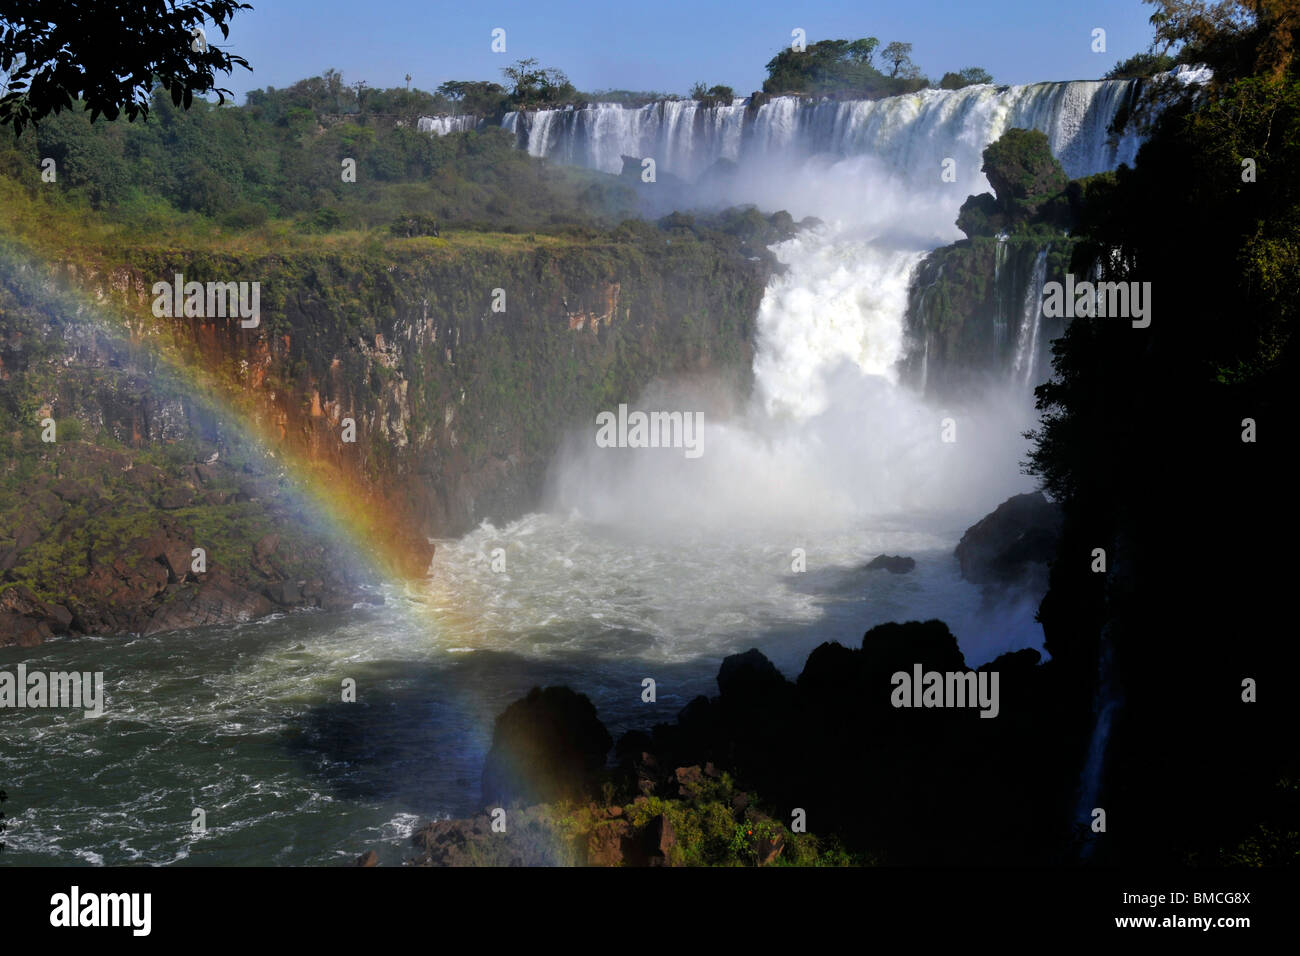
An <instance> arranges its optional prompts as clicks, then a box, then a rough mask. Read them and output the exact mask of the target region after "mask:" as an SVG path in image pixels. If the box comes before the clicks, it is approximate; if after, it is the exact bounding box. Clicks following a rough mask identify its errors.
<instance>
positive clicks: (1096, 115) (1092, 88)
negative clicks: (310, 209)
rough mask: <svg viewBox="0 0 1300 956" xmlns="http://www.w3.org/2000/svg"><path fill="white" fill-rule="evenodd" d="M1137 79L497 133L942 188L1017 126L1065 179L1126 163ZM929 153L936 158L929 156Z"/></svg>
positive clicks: (692, 108) (675, 107) (510, 116)
mask: <svg viewBox="0 0 1300 956" xmlns="http://www.w3.org/2000/svg"><path fill="white" fill-rule="evenodd" d="M1141 82H1142V81H1139V80H1100V81H1084V82H1073V83H1034V84H1030V85H1027V86H1011V87H995V86H991V85H983V86H971V87H967V88H965V89H962V90H934V89H930V90H922V91H920V92H917V93H910V94H907V95H905V96H893V97H888V98H885V99H879V100H821V101H809V100H803V99H799V98H796V97H789V96H785V97H774V98H772V99H770V100H768V101H767V102H765V103H763V104H762V105H760V106H758V108H757V109H750V107H749V104H748V101H746V100H739V99H738V100H735V101H734V102H733V103H731V104H730V105H727V106H705V105H701V104H700V103H698V102H696V101H694V100H664V101H659V102H656V103H651V104H649V105H647V106H643V107H640V108H635V109H634V108H628V107H623V106H620V105H618V104H596V105H594V106H590V107H586V108H582V109H572V108H568V109H562V110H529V111H525V112H516V113H507V114H506V115H505V117H504V118H503V120H502V124H501V125H502V126H503V127H504V128H505V129H507V130H509V131H511V132H513V133H515V135H516V136H517V137H518V141H519V144H520V145H521V146H522V147H524V148H526V149H527V150H528V152H529V153H531V154H532V155H534V156H540V157H545V158H547V159H550V160H552V161H554V162H559V163H565V164H568V165H574V166H585V167H588V168H590V169H599V170H603V171H604V172H608V173H618V172H620V171H621V170H622V168H623V161H622V157H624V156H632V157H636V158H638V159H639V158H641V157H647V156H649V157H654V159H655V161H656V165H657V167H658V169H660V170H663V171H666V172H669V173H672V174H673V175H675V176H678V177H680V178H682V179H687V180H693V179H695V178H697V177H698V176H699V175H700V174H702V173H703V172H704V171H705V170H707V169H708V168H709V167H710V166H712V165H713V164H714V163H716V162H717V161H719V160H729V161H731V162H734V163H738V164H740V165H741V166H742V167H743V166H745V165H747V164H749V163H752V162H754V161H759V162H770V161H772V160H779V161H781V162H783V163H788V162H790V161H794V162H799V161H801V160H804V159H806V158H808V157H809V156H813V155H821V156H831V157H839V158H842V157H847V156H863V155H870V156H875V157H877V158H879V159H882V160H884V161H886V162H888V163H890V165H892V166H895V167H896V168H899V169H908V170H909V171H911V172H912V173H914V174H916V175H917V176H919V177H920V178H927V177H929V176H930V175H931V174H933V176H934V177H935V178H936V179H937V178H938V175H939V171H938V168H937V162H936V161H941V160H942V159H944V158H945V157H951V158H953V159H955V160H956V161H957V163H958V173H959V175H960V174H961V173H962V167H963V166H965V165H968V164H970V166H969V171H968V172H969V175H970V177H971V178H972V179H973V178H974V177H975V176H977V175H978V170H979V166H980V156H979V154H980V151H982V150H983V148H984V146H986V145H988V143H990V142H992V141H993V140H995V139H997V138H998V137H999V136H1000V135H1001V134H1002V133H1003V132H1004V131H1005V130H1007V129H1011V128H1013V127H1020V128H1025V129H1038V130H1042V131H1043V132H1044V133H1046V134H1047V136H1048V139H1049V141H1050V143H1051V147H1052V152H1053V154H1054V155H1055V156H1056V157H1057V158H1058V159H1059V160H1060V161H1061V164H1062V166H1064V167H1065V170H1066V172H1067V173H1069V174H1070V175H1071V176H1082V175H1087V174H1089V173H1094V172H1099V171H1101V170H1104V169H1112V168H1114V167H1115V166H1117V165H1118V164H1119V163H1122V162H1127V163H1132V161H1133V158H1134V156H1135V155H1136V153H1137V148H1138V146H1139V145H1140V140H1139V138H1138V136H1137V135H1136V134H1135V133H1132V132H1129V133H1126V134H1123V135H1120V136H1118V137H1114V138H1112V137H1111V136H1110V134H1109V133H1108V127H1109V126H1110V124H1111V121H1112V120H1114V118H1115V116H1116V115H1117V114H1118V112H1119V110H1120V109H1121V108H1123V107H1126V106H1131V105H1132V104H1133V102H1134V100H1135V97H1136V95H1137V93H1138V92H1139V89H1140V85H1141ZM936 147H942V150H941V151H939V152H938V153H937V154H936ZM962 198H963V199H964V198H965V195H963V196H962Z"/></svg>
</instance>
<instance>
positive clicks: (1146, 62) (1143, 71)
mask: <svg viewBox="0 0 1300 956" xmlns="http://www.w3.org/2000/svg"><path fill="white" fill-rule="evenodd" d="M1176 65H1177V61H1176V60H1175V59H1174V58H1173V57H1172V56H1170V55H1169V54H1167V53H1135V54H1133V55H1132V56H1131V57H1129V58H1128V59H1127V60H1120V61H1119V62H1118V63H1116V64H1115V65H1114V66H1113V67H1111V68H1110V69H1109V70H1107V71H1106V76H1105V79H1107V80H1131V79H1137V78H1139V77H1148V76H1154V75H1155V74H1157V73H1165V72H1167V71H1169V70H1172V69H1173V68H1174V67H1175V66H1176Z"/></svg>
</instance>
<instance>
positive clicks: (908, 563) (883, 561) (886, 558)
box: [866, 554, 916, 574]
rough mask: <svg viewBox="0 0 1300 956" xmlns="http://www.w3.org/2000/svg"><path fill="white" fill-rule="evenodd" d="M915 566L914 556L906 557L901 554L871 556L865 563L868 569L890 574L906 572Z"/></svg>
mask: <svg viewBox="0 0 1300 956" xmlns="http://www.w3.org/2000/svg"><path fill="white" fill-rule="evenodd" d="M915 567H916V559H915V558H906V557H903V556H902V555H901V554H882V555H879V556H878V557H875V558H872V559H871V561H870V562H869V563H868V564H867V568H866V569H867V570H868V571H880V570H884V571H888V572H889V573H891V574H906V573H907V572H908V571H911V570H913V569H914V568H915Z"/></svg>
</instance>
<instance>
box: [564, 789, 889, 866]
mask: <svg viewBox="0 0 1300 956" xmlns="http://www.w3.org/2000/svg"><path fill="white" fill-rule="evenodd" d="M611 795H612V793H611ZM738 796H740V791H739V789H738V788H737V787H736V786H735V783H734V782H733V781H732V778H731V776H730V775H729V774H727V773H722V774H721V775H720V776H719V777H718V778H717V779H710V778H708V777H703V778H702V779H701V780H700V781H699V782H698V783H695V784H692V785H690V786H689V787H688V788H687V792H684V793H683V794H681V795H680V796H677V797H672V798H665V797H658V796H651V797H640V798H638V799H636V800H633V801H630V802H627V803H625V804H623V805H621V806H620V810H621V812H620V813H619V815H618V816H617V817H613V818H611V817H610V816H609V815H608V812H607V810H606V809H605V808H603V807H596V806H595V805H594V804H593V805H589V806H588V805H574V804H556V805H554V806H553V807H552V808H551V813H552V819H553V820H554V824H555V827H556V829H557V830H558V831H559V833H560V834H561V835H562V837H563V838H564V839H565V840H566V841H567V842H568V843H569V844H570V845H571V846H572V847H573V848H574V857H575V859H581V858H582V855H583V854H582V849H583V848H585V847H587V846H590V845H591V842H592V841H593V838H595V837H597V836H598V832H599V830H600V829H602V828H607V827H612V826H619V825H621V823H622V821H626V823H627V824H628V825H629V826H630V827H631V835H632V837H633V839H634V840H635V839H637V838H638V837H640V836H642V835H643V834H645V833H646V831H647V830H648V829H649V828H650V827H651V826H652V825H653V824H654V823H655V822H656V821H658V820H659V819H660V818H662V819H664V820H666V821H667V823H668V824H669V825H670V826H671V830H672V833H673V834H674V839H673V841H672V845H671V846H670V847H668V850H667V854H666V859H665V862H666V863H667V864H668V865H670V866H757V865H759V864H760V863H763V864H765V865H768V866H860V865H863V864H869V863H873V862H875V860H874V859H873V858H865V857H861V856H857V855H854V854H851V853H849V852H848V851H847V850H845V849H844V847H843V846H842V845H841V844H840V843H839V842H838V841H837V840H835V839H833V838H832V839H822V838H819V837H817V836H815V835H813V834H811V833H792V832H791V831H790V830H789V829H788V828H787V827H785V826H784V825H782V824H781V823H779V822H778V821H776V820H774V819H772V818H771V817H769V816H767V815H766V814H764V813H762V812H760V811H758V810H757V809H756V805H757V803H758V801H757V800H756V799H755V798H753V796H752V795H746V796H747V797H748V799H747V800H743V802H742V801H738V800H737V797H738ZM738 807H744V809H738Z"/></svg>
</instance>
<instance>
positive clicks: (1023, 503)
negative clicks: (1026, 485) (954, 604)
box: [955, 491, 1062, 588]
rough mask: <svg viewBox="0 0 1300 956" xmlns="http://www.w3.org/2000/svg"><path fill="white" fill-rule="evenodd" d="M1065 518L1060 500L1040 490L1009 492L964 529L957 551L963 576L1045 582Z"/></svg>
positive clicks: (995, 582)
mask: <svg viewBox="0 0 1300 956" xmlns="http://www.w3.org/2000/svg"><path fill="white" fill-rule="evenodd" d="M1061 520H1062V518H1061V509H1060V506H1059V505H1056V504H1053V503H1052V502H1050V501H1048V500H1047V498H1045V497H1044V496H1043V493H1042V492H1040V491H1035V492H1031V493H1029V494H1024V495H1016V496H1014V497H1012V498H1008V499H1007V500H1006V501H1004V502H1002V504H1000V505H998V506H997V508H996V509H994V510H993V512H992V513H991V514H989V515H987V516H985V517H984V518H982V519H980V520H979V521H978V522H976V523H975V524H974V525H972V526H971V527H970V528H968V529H967V531H966V533H965V534H963V535H962V537H961V541H960V542H959V543H958V544H957V550H956V552H955V553H956V555H957V561H958V563H959V564H960V565H961V575H962V577H964V578H965V579H966V580H967V581H970V582H972V583H974V584H978V585H981V586H983V587H991V588H1004V587H1009V586H1013V585H1018V584H1029V585H1038V586H1044V587H1045V585H1046V567H1047V563H1048V562H1049V561H1052V560H1053V559H1054V558H1055V557H1056V546H1057V542H1058V541H1059V540H1060V536H1061Z"/></svg>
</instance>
